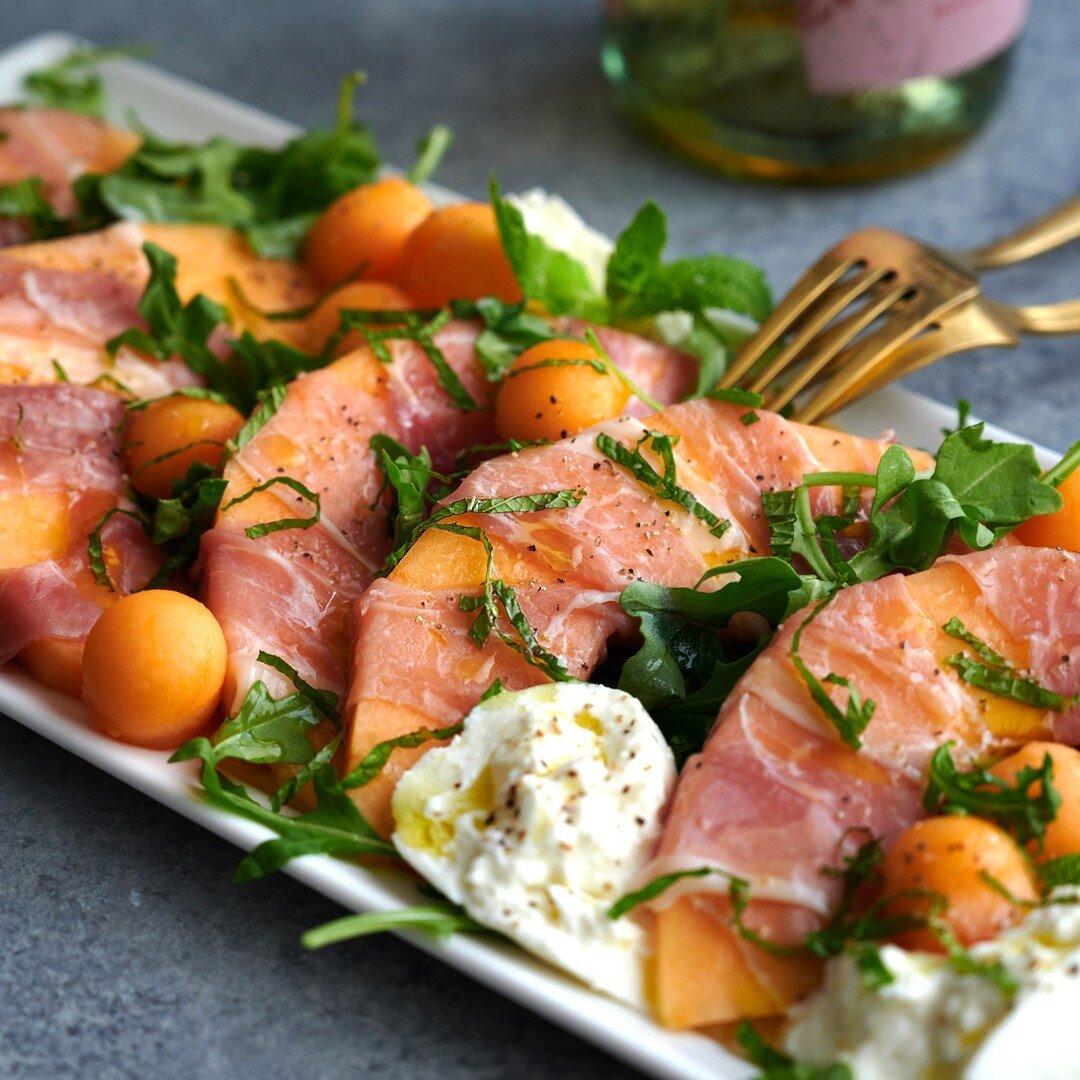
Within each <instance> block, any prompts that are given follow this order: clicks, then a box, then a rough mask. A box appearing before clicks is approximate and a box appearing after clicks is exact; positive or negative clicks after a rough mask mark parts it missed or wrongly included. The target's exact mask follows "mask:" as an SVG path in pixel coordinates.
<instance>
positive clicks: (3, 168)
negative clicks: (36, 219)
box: [0, 108, 139, 244]
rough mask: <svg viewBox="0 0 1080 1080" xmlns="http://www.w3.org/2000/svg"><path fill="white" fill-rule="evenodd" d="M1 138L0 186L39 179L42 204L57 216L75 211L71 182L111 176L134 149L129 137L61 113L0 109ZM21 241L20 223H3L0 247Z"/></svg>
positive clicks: (101, 123) (132, 136)
mask: <svg viewBox="0 0 1080 1080" xmlns="http://www.w3.org/2000/svg"><path fill="white" fill-rule="evenodd" d="M0 134H2V136H3V138H2V139H0V184H12V183H15V182H17V181H19V180H27V179H30V178H32V177H38V178H39V179H40V180H41V182H42V188H43V191H44V194H45V198H46V199H47V200H48V201H49V203H50V205H51V206H52V208H53V209H54V210H55V211H56V212H57V213H58V214H61V215H68V214H71V213H73V212H74V211H75V209H76V205H75V194H74V191H73V190H72V184H73V183H74V181H75V180H76V178H78V177H79V176H81V175H82V174H83V173H106V172H112V171H113V170H114V169H116V168H119V166H120V165H121V164H123V162H124V159H125V158H127V157H128V156H129V155H130V154H131V153H132V152H133V151H134V150H135V148H136V147H137V146H138V145H139V137H138V136H137V135H135V134H134V133H133V132H130V131H123V130H121V129H119V128H114V127H111V126H110V125H109V124H106V123H104V121H101V120H98V119H95V118H94V117H91V116H82V115H81V114H79V113H73V112H66V111H64V110H63V109H21V108H8V109H0ZM25 239H27V231H26V229H25V228H24V227H23V226H22V225H21V223H20V222H18V221H7V222H4V223H3V232H2V234H0V241H2V242H3V243H7V244H13V243H19V242H21V241H23V240H25Z"/></svg>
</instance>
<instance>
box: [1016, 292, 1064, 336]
mask: <svg viewBox="0 0 1080 1080" xmlns="http://www.w3.org/2000/svg"><path fill="white" fill-rule="evenodd" d="M1010 313H1011V314H1012V315H1013V317H1014V318H1015V319H1016V321H1017V323H1018V324H1019V326H1020V329H1021V330H1024V331H1026V332H1027V333H1029V334H1071V333H1073V332H1075V331H1077V330H1080V300H1062V301H1061V302H1060V303H1057V304H1029V305H1027V306H1025V307H1014V308H1011V309H1010Z"/></svg>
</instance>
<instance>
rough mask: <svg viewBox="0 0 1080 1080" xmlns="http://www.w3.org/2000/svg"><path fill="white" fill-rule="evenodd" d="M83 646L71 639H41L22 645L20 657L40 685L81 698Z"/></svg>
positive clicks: (80, 642) (82, 643) (81, 643)
mask: <svg viewBox="0 0 1080 1080" xmlns="http://www.w3.org/2000/svg"><path fill="white" fill-rule="evenodd" d="M83 646H84V642H82V641H73V640H72V639H71V638H42V639H41V640H40V641H32V642H30V644H29V645H24V646H23V648H22V649H21V650H20V651H19V660H20V661H21V662H22V665H23V667H25V668H26V670H27V671H29V672H30V674H31V675H33V677H34V678H35V679H37V681H38V682H39V683H41V684H42V685H43V686H47V687H49V688H50V689H51V690H59V691H60V693H61V694H68V695H69V696H71V697H81V696H82V659H83Z"/></svg>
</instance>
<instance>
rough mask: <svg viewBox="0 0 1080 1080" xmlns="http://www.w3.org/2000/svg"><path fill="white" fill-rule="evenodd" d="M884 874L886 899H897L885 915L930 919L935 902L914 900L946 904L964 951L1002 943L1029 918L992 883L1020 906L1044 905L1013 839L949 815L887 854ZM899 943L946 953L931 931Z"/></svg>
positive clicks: (908, 835)
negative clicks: (992, 941)
mask: <svg viewBox="0 0 1080 1080" xmlns="http://www.w3.org/2000/svg"><path fill="white" fill-rule="evenodd" d="M881 872H882V879H883V883H882V892H881V895H882V897H885V898H888V897H894V898H895V899H893V900H892V901H891V902H890V903H889V904H888V906H887V908H886V909H885V910H886V914H888V915H920V916H925V915H928V914H929V913H930V912H931V909H932V901H931V899H930V898H929V897H928V896H921V895H917V894H919V893H924V892H929V893H935V894H937V895H939V896H941V897H944V899H945V901H946V904H947V906H946V907H945V909H944V910H943V911H942V912H941V913H940V916H941V919H942V921H943V922H944V923H945V924H946V925H947V926H948V927H949V929H950V930H951V931H952V933H953V934H954V935H955V937H956V939H957V940H958V941H959V942H960V944H961V945H965V946H967V945H974V944H975V942H977V941H986V940H988V939H990V938H993V937H997V935H998V934H1000V933H1001V931H1002V930H1005V929H1007V928H1008V927H1010V926H1013V925H1015V924H1016V923H1017V922H1018V921H1019V920H1020V918H1021V917H1022V916H1023V914H1024V909H1023V907H1022V906H1021V905H1020V904H1015V903H1013V902H1012V901H1011V900H1010V899H1008V898H1007V897H1006V896H1005V895H1004V893H1003V892H1002V891H1001V890H999V889H996V888H994V886H993V884H991V883H990V882H989V881H988V880H987V876H989V877H990V878H992V879H993V880H994V881H996V882H998V883H999V885H1000V886H1001V887H1002V888H1003V889H1004V891H1005V892H1007V893H1008V894H1009V895H1010V896H1012V897H1015V898H1016V899H1018V900H1022V901H1036V900H1038V897H1039V890H1038V888H1037V887H1036V883H1035V875H1034V872H1033V871H1032V869H1031V866H1030V865H1029V864H1028V861H1027V859H1026V858H1025V857H1024V853H1023V852H1022V851H1021V850H1020V848H1019V847H1017V845H1016V843H1015V842H1014V840H1013V838H1012V837H1011V836H1009V834H1008V833H1006V832H1005V831H1004V830H1002V829H999V828H998V827H997V826H996V825H992V824H991V823H990V822H988V821H983V820H982V819H981V818H975V817H962V816H958V815H951V814H946V815H944V816H942V817H932V818H927V819H925V820H924V821H919V822H916V823H915V824H914V825H912V826H911V828H910V829H908V830H907V832H905V833H904V834H903V835H902V836H901V837H900V839H899V840H897V841H896V843H895V844H893V846H892V847H891V848H890V849H889V850H888V851H887V852H886V854H885V858H884V860H883V861H882V864H881ZM905 893H909V894H911V893H914V894H916V895H906V896H905V895H903V894H905ZM896 941H897V942H898V944H900V945H903V946H904V947H905V948H908V949H923V950H926V951H927V952H943V951H944V948H943V946H942V945H941V943H940V941H939V940H938V938H937V937H936V936H935V935H934V933H933V932H932V931H931V930H930V929H929V928H923V927H919V928H916V929H912V930H906V931H904V932H903V933H901V934H898V935H897V936H896Z"/></svg>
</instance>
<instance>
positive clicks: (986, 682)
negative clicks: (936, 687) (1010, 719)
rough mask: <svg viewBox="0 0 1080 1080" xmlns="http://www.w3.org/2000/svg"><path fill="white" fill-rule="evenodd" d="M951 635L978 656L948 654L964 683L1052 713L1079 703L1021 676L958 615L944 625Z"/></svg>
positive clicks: (948, 658)
mask: <svg viewBox="0 0 1080 1080" xmlns="http://www.w3.org/2000/svg"><path fill="white" fill-rule="evenodd" d="M942 630H944V631H945V633H946V634H948V635H949V636H950V637H954V638H958V639H959V640H960V641H962V642H964V644H966V645H968V646H969V647H970V648H971V649H972V650H973V651H974V653H975V655H976V656H977V657H978V659H976V660H973V659H972V658H971V657H970V656H966V655H965V654H964V653H955V654H954V655H952V656H949V657H946V659H945V663H946V664H948V665H949V666H950V667H953V668H955V669H956V670H957V672H958V673H959V675H960V678H961V679H963V680H964V682H967V683H971V685H972V686H977V687H979V689H981V690H987V691H989V692H990V693H991V694H995V695H996V696H998V697H1003V698H1009V699H1010V700H1011V701H1019V702H1021V703H1022V704H1024V705H1030V706H1032V708H1036V709H1050V710H1052V711H1053V712H1059V713H1060V712H1067V711H1068V710H1069V709H1071V708H1072V707H1073V705H1075V704H1076V697H1075V696H1072V697H1066V696H1065V695H1064V694H1059V693H1058V692H1057V691H1056V690H1048V689H1047V688H1046V687H1044V686H1040V685H1039V683H1038V682H1036V680H1034V679H1032V678H1029V677H1027V676H1023V675H1018V674H1017V672H1016V668H1015V667H1013V665H1012V664H1011V663H1010V662H1009V661H1008V660H1006V659H1005V657H1003V656H1001V655H999V654H998V653H996V652H995V651H994V650H993V649H992V648H990V646H989V645H988V644H987V643H986V642H985V641H983V640H981V639H980V638H978V637H976V636H975V635H974V634H972V633H971V632H970V631H969V630H967V628H966V627H965V626H964V624H963V623H962V622H961V621H960V620H959V619H957V618H955V617H954V618H952V619H950V620H949V621H948V622H947V623H946V624H945V625H944V626H943V627H942Z"/></svg>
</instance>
